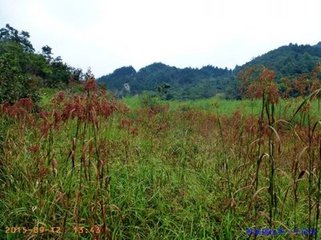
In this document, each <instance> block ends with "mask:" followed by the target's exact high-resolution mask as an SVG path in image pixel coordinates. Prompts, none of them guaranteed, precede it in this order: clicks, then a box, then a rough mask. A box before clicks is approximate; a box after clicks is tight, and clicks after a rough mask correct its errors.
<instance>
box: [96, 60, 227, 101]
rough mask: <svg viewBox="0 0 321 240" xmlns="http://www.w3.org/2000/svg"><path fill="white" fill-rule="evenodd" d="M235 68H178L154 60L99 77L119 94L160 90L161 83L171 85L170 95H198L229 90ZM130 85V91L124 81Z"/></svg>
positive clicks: (177, 97) (189, 97)
mask: <svg viewBox="0 0 321 240" xmlns="http://www.w3.org/2000/svg"><path fill="white" fill-rule="evenodd" d="M232 76H233V74H232V70H229V69H227V68H225V69H222V68H217V67H213V66H210V65H209V66H205V67H203V68H201V69H197V68H184V69H180V68H176V67H172V66H168V65H165V64H163V63H153V64H151V65H148V66H146V67H144V68H142V69H140V70H139V71H138V72H136V71H135V69H134V68H133V67H131V66H129V67H122V68H119V69H116V70H115V71H114V72H113V73H111V74H108V75H106V76H103V77H101V78H99V79H98V82H99V83H103V84H106V85H107V88H108V89H110V90H112V91H113V92H114V93H115V94H116V95H118V96H124V95H126V94H133V95H135V94H140V93H141V92H142V91H157V89H158V87H159V86H162V85H164V84H165V85H166V86H168V89H167V92H166V96H165V97H166V98H167V99H171V98H175V99H196V98H207V97H211V96H214V95H215V94H217V93H223V92H226V91H227V89H226V86H227V85H229V84H228V83H229V82H230V81H231V80H232ZM125 83H127V84H128V85H129V86H130V91H126V90H125V87H124V84H125Z"/></svg>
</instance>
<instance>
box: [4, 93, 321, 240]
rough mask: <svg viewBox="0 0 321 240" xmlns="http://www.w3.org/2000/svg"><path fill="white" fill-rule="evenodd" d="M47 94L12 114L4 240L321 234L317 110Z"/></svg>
mask: <svg viewBox="0 0 321 240" xmlns="http://www.w3.org/2000/svg"><path fill="white" fill-rule="evenodd" d="M44 92H45V94H43V96H44V97H43V99H42V102H41V108H40V109H38V111H35V110H34V108H33V104H32V102H30V101H29V100H21V101H20V102H18V103H16V104H15V105H13V106H8V105H1V108H0V127H1V128H0V150H1V152H0V154H1V155H0V196H1V197H0V225H1V227H0V239H248V238H250V237H251V238H254V237H253V236H249V235H253V233H254V232H253V231H255V230H257V233H258V234H259V237H258V239H261V238H273V239H308V238H310V239H319V238H320V237H321V233H320V230H319V228H320V225H321V224H320V197H321V171H320V169H321V154H320V152H321V132H320V127H319V124H318V121H319V120H320V115H319V111H318V102H317V101H313V102H312V106H311V108H308V107H307V106H308V105H309V101H306V102H305V104H303V105H301V103H302V102H303V99H302V98H301V99H293V100H282V101H280V102H279V103H278V104H276V105H273V104H270V105H269V104H266V105H263V106H262V103H261V100H242V101H234V100H233V101H232V100H219V99H215V98H214V99H208V100H197V101H185V102H179V101H170V102H164V101H159V100H155V99H147V100H146V99H143V98H142V97H131V98H126V99H124V100H123V101H118V100H114V99H112V98H111V97H109V96H107V95H105V94H104V93H101V92H97V91H94V89H87V92H84V93H82V94H80V93H77V94H75V93H73V94H72V93H67V92H60V93H57V94H55V93H54V92H46V91H44ZM272 105H273V106H272ZM300 106H301V108H300ZM298 109H299V111H297V113H296V110H298ZM262 110H264V111H263V113H262ZM262 114H263V115H262ZM272 114H273V115H272ZM293 115H295V117H294V118H293ZM290 120H291V121H290ZM263 229H265V230H264V231H263V232H262V231H260V232H258V231H259V230H263ZM308 229H310V230H311V231H312V232H310V234H309V232H308V231H307V230H308ZM269 230H270V231H269ZM295 230H296V232H295ZM282 231H283V232H282ZM314 231H319V233H318V236H317V235H316V234H314V233H315V232H314ZM272 234H274V236H272ZM263 235H266V236H263Z"/></svg>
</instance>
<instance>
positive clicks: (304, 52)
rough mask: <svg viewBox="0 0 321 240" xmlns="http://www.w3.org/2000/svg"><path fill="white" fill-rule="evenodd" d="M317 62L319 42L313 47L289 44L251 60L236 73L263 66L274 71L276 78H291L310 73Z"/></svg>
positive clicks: (320, 56)
mask: <svg viewBox="0 0 321 240" xmlns="http://www.w3.org/2000/svg"><path fill="white" fill-rule="evenodd" d="M318 62H321V42H319V43H318V44H317V45H314V46H310V45H297V44H290V45H288V46H282V47H279V48H277V49H275V50H272V51H270V52H268V53H266V54H263V55H262V56H259V57H257V58H255V59H253V60H252V61H250V62H248V63H246V64H244V65H243V66H241V67H240V68H238V69H236V72H239V71H240V70H241V69H245V68H248V67H251V66H255V65H263V66H265V67H267V68H269V69H271V70H274V71H275V72H276V73H277V76H278V78H281V77H284V76H287V77H289V78H292V77H295V76H297V75H300V74H303V73H310V72H311V71H312V70H313V68H314V67H315V65H316V64H317V63H318Z"/></svg>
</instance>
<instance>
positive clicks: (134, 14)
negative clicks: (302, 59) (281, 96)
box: [0, 0, 321, 76]
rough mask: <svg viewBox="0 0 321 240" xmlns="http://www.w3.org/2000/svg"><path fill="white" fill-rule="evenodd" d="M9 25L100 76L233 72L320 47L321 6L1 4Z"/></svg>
mask: <svg viewBox="0 0 321 240" xmlns="http://www.w3.org/2000/svg"><path fill="white" fill-rule="evenodd" d="M0 6H1V9H0V20H1V23H3V24H2V26H4V24H5V23H10V24H11V25H12V26H13V27H15V28H18V29H21V30H22V29H23V30H27V31H29V32H30V34H31V41H32V42H33V43H34V45H35V47H36V48H37V49H38V50H39V49H40V47H41V46H43V45H46V44H48V45H49V46H51V47H52V48H53V52H54V53H55V54H56V55H60V56H62V58H63V59H64V60H65V61H67V62H68V63H69V64H71V65H73V66H79V67H82V68H84V69H86V68H87V67H88V66H91V67H92V69H93V71H94V73H96V75H97V76H100V75H102V74H106V73H109V72H111V71H113V70H114V69H115V68H117V67H121V66H124V65H133V66H134V67H135V68H140V67H143V66H144V65H147V64H150V63H152V62H155V61H162V62H164V63H167V64H170V65H176V66H180V67H185V66H192V67H201V66H202V65H207V64H212V65H217V66H220V67H225V66H227V67H230V68H233V67H234V66H235V65H236V64H238V65H240V64H243V63H245V62H246V61H249V60H250V59H251V58H252V57H255V56H257V55H260V54H263V53H265V52H266V51H268V50H272V49H273V48H276V47H278V46H281V45H285V44H288V43H290V42H292V43H299V44H315V43H317V42H318V41H321V31H320V30H319V27H320V22H321V14H319V9H321V2H320V1H319V0H305V1H301V0H293V1H290V0H243V1H238V0H136V1H132V0H108V1H107V0H106V1H104V0H91V1H89V0H78V1H71V0H69V1H68V0H56V1H50V0H28V1H26V0H19V1H18V0H0Z"/></svg>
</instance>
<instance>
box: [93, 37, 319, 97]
mask: <svg viewBox="0 0 321 240" xmlns="http://www.w3.org/2000/svg"><path fill="white" fill-rule="evenodd" d="M319 62H321V42H319V43H318V44H316V45H314V46H311V45H297V44H289V45H288V46H282V47H279V48H277V49H275V50H272V51H270V52H268V53H266V54H263V55H261V56H259V57H256V58H254V59H253V60H251V61H250V62H248V63H246V64H244V65H242V66H236V67H235V69H233V70H229V69H226V68H225V69H222V68H218V67H213V66H210V65H209V66H205V67H202V68H201V69H197V68H184V69H180V68H176V67H171V66H168V65H165V64H163V63H153V64H151V65H149V66H146V67H144V68H142V69H140V70H139V71H138V72H136V70H135V69H134V68H133V67H131V66H130V67H122V68H119V69H117V70H115V71H114V72H113V73H111V74H108V75H105V76H102V77H100V78H99V79H98V81H99V82H100V83H101V84H105V85H107V88H108V89H110V90H112V91H113V92H114V93H115V94H116V95H117V96H124V95H126V94H139V93H141V92H143V91H154V92H157V91H159V90H160V89H161V90H162V89H164V86H166V91H165V98H167V99H171V98H175V99H196V98H207V97H212V96H215V95H216V94H220V95H221V96H225V97H227V98H237V97H238V96H239V93H238V87H237V86H238V82H237V81H236V79H237V76H238V74H239V73H240V72H241V71H243V70H245V69H247V68H250V67H255V66H265V67H267V68H269V69H271V70H273V71H275V73H276V80H277V81H278V82H281V79H282V78H284V77H287V78H288V79H290V81H295V80H296V78H298V77H299V76H302V75H303V74H305V75H306V77H309V76H310V74H311V72H312V71H313V69H314V68H315V67H316V65H317V64H318V63H319ZM320 78H321V76H320V74H319V79H320ZM125 83H127V84H128V85H126V86H127V90H126V88H125V87H124V84H125ZM164 84H165V85H164ZM129 87H130V89H129ZM128 90H130V91H128ZM163 94H164V93H163Z"/></svg>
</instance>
